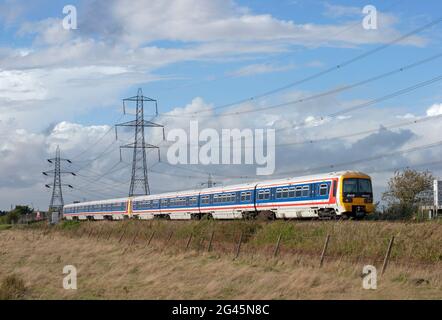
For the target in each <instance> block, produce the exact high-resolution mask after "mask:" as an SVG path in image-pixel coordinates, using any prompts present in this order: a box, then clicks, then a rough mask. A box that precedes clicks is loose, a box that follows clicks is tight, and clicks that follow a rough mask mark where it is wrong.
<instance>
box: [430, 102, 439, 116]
mask: <svg viewBox="0 0 442 320" xmlns="http://www.w3.org/2000/svg"><path fill="white" fill-rule="evenodd" d="M441 114H442V103H439V104H437V103H436V104H433V105H432V106H431V107H430V108H428V110H427V116H429V117H434V116H438V115H441Z"/></svg>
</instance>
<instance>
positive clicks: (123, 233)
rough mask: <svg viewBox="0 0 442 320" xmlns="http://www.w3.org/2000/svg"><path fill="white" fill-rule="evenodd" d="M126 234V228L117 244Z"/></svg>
mask: <svg viewBox="0 0 442 320" xmlns="http://www.w3.org/2000/svg"><path fill="white" fill-rule="evenodd" d="M125 234H126V228H125V229H124V230H123V233H122V234H121V236H120V239H119V240H118V243H120V242H121V240H123V237H124V235H125Z"/></svg>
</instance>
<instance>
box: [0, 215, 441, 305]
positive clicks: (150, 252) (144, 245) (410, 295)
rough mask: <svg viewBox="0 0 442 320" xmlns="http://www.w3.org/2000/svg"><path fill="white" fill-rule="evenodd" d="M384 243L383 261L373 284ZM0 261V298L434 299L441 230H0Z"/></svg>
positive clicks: (266, 226) (245, 225)
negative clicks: (72, 277)
mask: <svg viewBox="0 0 442 320" xmlns="http://www.w3.org/2000/svg"><path fill="white" fill-rule="evenodd" d="M0 230H1V228H0ZM212 232H213V233H212ZM190 234H192V238H190ZM212 234H213V238H212V244H211V246H210V249H211V251H210V252H209V251H208V249H209V242H210V238H211V237H212ZM241 234H242V243H241V247H240V249H241V250H240V255H239V257H238V258H237V259H234V257H235V255H236V253H237V252H238V251H237V250H238V241H239V238H240V237H241ZM280 235H281V241H280V246H279V250H278V251H277V254H278V255H277V257H276V258H275V257H274V256H273V255H274V252H275V245H276V243H277V239H278V238H279V236H280ZM327 235H330V243H329V247H328V250H327V252H326V257H325V260H324V265H323V266H322V268H320V267H319V260H320V254H321V251H322V248H323V244H324V240H325V238H326V236H327ZM391 236H395V240H394V245H393V248H392V252H391V260H390V263H389V265H388V269H387V271H386V273H385V274H384V275H382V276H381V275H380V273H381V271H380V269H381V265H382V260H383V257H384V255H385V251H386V249H387V245H388V242H389V241H390V239H391ZM189 239H190V242H189ZM149 240H150V241H151V242H150V243H149ZM188 243H189V246H188V249H187V250H186V246H187V244H188ZM0 259H1V261H2V263H1V264H0V298H2V299H7V298H15V299H58V298H62V299H109V298H115V299H417V298H424V299H442V272H441V270H442V224H441V223H436V222H428V223H418V224H414V223H385V222H356V223H355V222H274V223H262V222H256V221H252V222H248V221H236V222H216V221H203V222H170V221H169V222H166V221H153V222H146V221H144V222H143V221H125V222H100V223H97V222H86V223H75V222H69V223H63V224H61V225H59V226H57V227H53V228H47V227H45V226H42V225H33V226H29V227H14V228H10V229H5V230H1V231H0ZM366 264H373V265H375V266H376V267H377V268H378V273H379V275H378V276H379V278H378V289H377V290H365V289H363V288H362V268H363V266H364V265H366ZM65 265H74V266H75V267H76V268H77V270H78V289H77V290H64V289H63V287H62V280H63V277H64V275H63V274H62V270H63V266H65Z"/></svg>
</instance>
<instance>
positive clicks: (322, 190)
mask: <svg viewBox="0 0 442 320" xmlns="http://www.w3.org/2000/svg"><path fill="white" fill-rule="evenodd" d="M327 194H328V185H327V184H325V183H323V184H321V185H320V186H319V195H320V196H325V195H327Z"/></svg>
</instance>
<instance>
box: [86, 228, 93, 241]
mask: <svg viewBox="0 0 442 320" xmlns="http://www.w3.org/2000/svg"><path fill="white" fill-rule="evenodd" d="M92 231H94V229H93V228H91V231H89V234H88V236H87V238H88V239H89V238H90V237H91V234H92Z"/></svg>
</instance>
